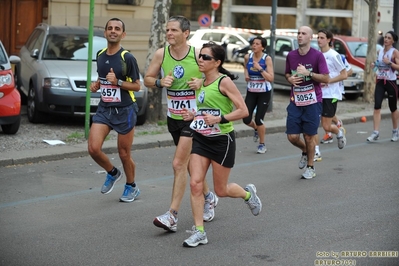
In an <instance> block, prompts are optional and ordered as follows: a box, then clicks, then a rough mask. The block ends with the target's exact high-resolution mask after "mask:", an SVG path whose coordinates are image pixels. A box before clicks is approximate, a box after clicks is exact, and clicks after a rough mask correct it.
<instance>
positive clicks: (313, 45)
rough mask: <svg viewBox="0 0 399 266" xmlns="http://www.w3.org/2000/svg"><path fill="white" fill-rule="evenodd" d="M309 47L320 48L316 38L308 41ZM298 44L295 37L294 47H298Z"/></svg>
mask: <svg viewBox="0 0 399 266" xmlns="http://www.w3.org/2000/svg"><path fill="white" fill-rule="evenodd" d="M310 47H312V48H314V49H316V50H320V48H319V45H318V44H317V40H311V41H310ZM298 48H299V45H298V40H297V39H295V40H294V49H298Z"/></svg>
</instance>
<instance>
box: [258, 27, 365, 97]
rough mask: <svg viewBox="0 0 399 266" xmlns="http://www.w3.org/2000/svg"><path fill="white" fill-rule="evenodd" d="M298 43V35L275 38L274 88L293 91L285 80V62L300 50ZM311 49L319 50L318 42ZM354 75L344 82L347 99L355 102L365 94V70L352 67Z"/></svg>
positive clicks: (314, 42) (268, 40) (313, 42)
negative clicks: (288, 56)
mask: <svg viewBox="0 0 399 266" xmlns="http://www.w3.org/2000/svg"><path fill="white" fill-rule="evenodd" d="M266 41H267V47H268V48H267V53H269V51H268V50H269V47H270V37H266ZM298 47H299V46H298V41H297V36H296V34H290V35H276V38H275V57H274V84H275V86H274V88H275V89H284V90H289V89H291V86H290V84H289V83H288V81H287V80H286V79H285V61H286V58H287V55H288V53H289V52H290V51H292V50H295V49H298ZM311 47H313V48H315V49H317V50H319V46H318V44H317V40H315V39H313V40H312V41H311ZM351 67H352V71H353V73H352V75H351V76H350V77H348V78H347V79H346V80H345V81H344V87H345V93H344V95H345V98H346V99H348V100H355V99H357V98H358V97H359V96H361V94H362V93H363V80H364V70H363V69H361V68H359V67H357V66H355V65H351Z"/></svg>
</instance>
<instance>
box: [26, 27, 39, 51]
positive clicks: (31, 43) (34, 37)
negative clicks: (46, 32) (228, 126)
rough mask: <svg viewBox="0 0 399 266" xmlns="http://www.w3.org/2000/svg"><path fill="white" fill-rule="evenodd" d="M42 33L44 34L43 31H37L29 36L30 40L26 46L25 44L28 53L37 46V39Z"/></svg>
mask: <svg viewBox="0 0 399 266" xmlns="http://www.w3.org/2000/svg"><path fill="white" fill-rule="evenodd" d="M41 32H42V31H41V30H35V31H34V32H33V33H32V34H31V35H30V36H29V39H28V41H27V42H26V44H25V46H26V49H28V51H32V49H33V46H34V45H35V42H36V40H37V38H39V36H40V33H41Z"/></svg>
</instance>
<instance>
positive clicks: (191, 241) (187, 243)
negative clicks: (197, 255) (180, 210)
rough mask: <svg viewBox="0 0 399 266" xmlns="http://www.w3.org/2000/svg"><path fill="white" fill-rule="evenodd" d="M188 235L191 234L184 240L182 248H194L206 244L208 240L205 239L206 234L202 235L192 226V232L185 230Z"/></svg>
mask: <svg viewBox="0 0 399 266" xmlns="http://www.w3.org/2000/svg"><path fill="white" fill-rule="evenodd" d="M187 232H188V233H191V236H190V237H189V238H187V239H186V240H184V242H183V247H191V248H194V247H196V246H198V245H200V244H201V245H205V244H208V238H207V237H206V232H205V231H204V232H203V233H202V232H201V231H199V230H198V229H197V228H195V225H194V226H193V228H192V230H187Z"/></svg>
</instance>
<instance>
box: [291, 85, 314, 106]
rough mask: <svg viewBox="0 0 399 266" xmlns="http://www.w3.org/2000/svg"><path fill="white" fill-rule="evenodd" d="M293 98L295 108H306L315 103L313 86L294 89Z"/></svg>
mask: <svg viewBox="0 0 399 266" xmlns="http://www.w3.org/2000/svg"><path fill="white" fill-rule="evenodd" d="M294 98H295V105H296V106H306V105H311V104H314V103H317V97H316V91H315V88H314V86H313V84H309V85H307V86H300V87H294Z"/></svg>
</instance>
